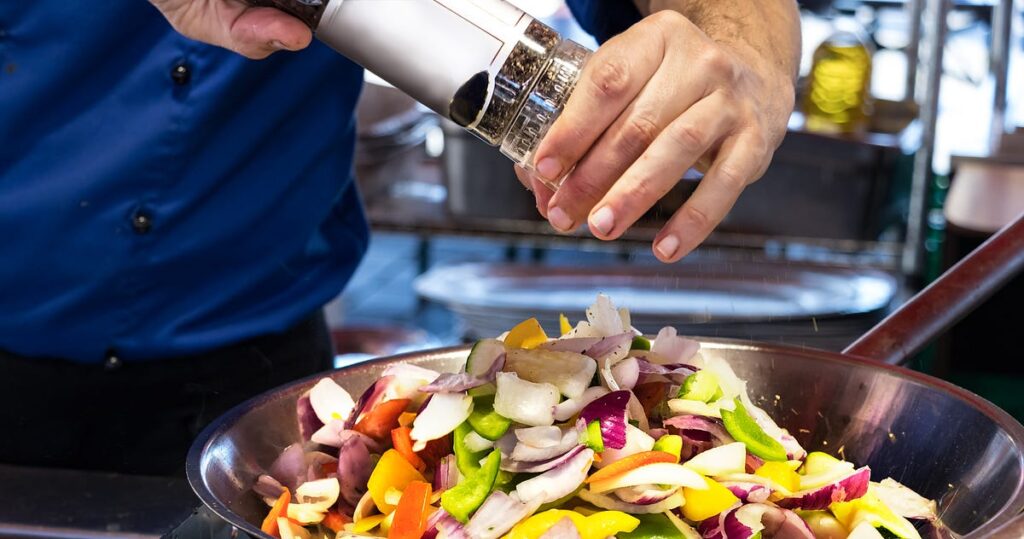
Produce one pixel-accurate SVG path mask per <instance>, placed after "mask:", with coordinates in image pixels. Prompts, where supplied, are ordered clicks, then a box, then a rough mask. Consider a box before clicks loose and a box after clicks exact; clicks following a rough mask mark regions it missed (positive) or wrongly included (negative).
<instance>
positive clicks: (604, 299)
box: [587, 294, 631, 337]
mask: <svg viewBox="0 0 1024 539" xmlns="http://www.w3.org/2000/svg"><path fill="white" fill-rule="evenodd" d="M587 321H588V322H590V327H592V328H593V329H594V330H595V331H596V332H597V333H598V335H599V336H601V337H611V336H612V335H618V334H620V333H625V332H627V331H629V330H630V329H631V328H630V327H629V326H628V325H625V324H623V323H622V317H621V316H620V315H619V311H618V310H616V309H615V305H613V304H612V300H611V299H609V298H608V296H606V295H604V294H598V295H597V300H596V301H595V302H594V304H593V305H591V306H590V307H588V308H587Z"/></svg>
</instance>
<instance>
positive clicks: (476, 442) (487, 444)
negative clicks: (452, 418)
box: [463, 431, 494, 453]
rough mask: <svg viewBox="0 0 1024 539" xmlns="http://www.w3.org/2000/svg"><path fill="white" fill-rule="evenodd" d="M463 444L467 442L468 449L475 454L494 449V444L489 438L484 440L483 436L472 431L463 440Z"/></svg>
mask: <svg viewBox="0 0 1024 539" xmlns="http://www.w3.org/2000/svg"><path fill="white" fill-rule="evenodd" d="M463 442H465V444H466V449H469V450H470V451H472V452H474V453H479V452H481V451H487V450H488V449H491V448H492V447H494V442H492V441H491V440H488V439H487V438H484V437H483V436H480V435H479V434H477V433H476V431H470V433H469V434H467V435H466V437H465V438H464V439H463Z"/></svg>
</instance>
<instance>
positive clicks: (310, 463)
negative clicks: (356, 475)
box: [305, 451, 338, 482]
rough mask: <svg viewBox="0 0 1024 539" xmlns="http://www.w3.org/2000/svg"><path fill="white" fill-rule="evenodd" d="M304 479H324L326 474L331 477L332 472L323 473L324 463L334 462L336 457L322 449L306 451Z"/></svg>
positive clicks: (336, 460)
mask: <svg viewBox="0 0 1024 539" xmlns="http://www.w3.org/2000/svg"><path fill="white" fill-rule="evenodd" d="M305 460H306V481H307V482H309V481H318V480H320V479H326V478H327V477H328V475H330V476H331V477H333V476H334V474H326V473H324V464H328V463H336V462H338V459H337V458H336V457H333V456H331V455H328V454H327V453H324V452H323V451H310V452H308V453H306V456H305Z"/></svg>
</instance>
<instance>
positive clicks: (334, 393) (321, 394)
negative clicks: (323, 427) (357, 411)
mask: <svg viewBox="0 0 1024 539" xmlns="http://www.w3.org/2000/svg"><path fill="white" fill-rule="evenodd" d="M309 404H310V406H312V407H313V412H314V413H316V417H317V418H318V419H319V420H320V422H321V423H324V424H327V423H330V421H331V420H332V419H338V420H341V421H345V420H346V419H348V416H350V415H352V410H353V409H354V408H355V407H356V403H355V401H354V400H352V396H351V395H349V394H348V391H345V389H344V388H343V387H341V386H339V385H338V383H337V382H335V381H334V380H332V379H330V378H323V379H321V380H320V381H319V382H317V383H316V385H314V386H313V388H312V389H310V390H309Z"/></svg>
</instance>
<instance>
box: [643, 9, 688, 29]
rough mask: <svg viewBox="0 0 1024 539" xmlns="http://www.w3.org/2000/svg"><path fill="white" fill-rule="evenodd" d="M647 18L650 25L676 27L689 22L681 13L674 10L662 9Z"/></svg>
mask: <svg viewBox="0 0 1024 539" xmlns="http://www.w3.org/2000/svg"><path fill="white" fill-rule="evenodd" d="M647 18H648V19H650V21H651V22H652V23H655V24H663V25H670V26H671V25H678V24H681V23H683V22H689V19H687V18H686V17H685V16H684V15H683V14H682V13H680V12H679V11H676V10H674V9H663V10H661V11H657V12H655V13H654V14H652V15H651V16H650V17H647Z"/></svg>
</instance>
